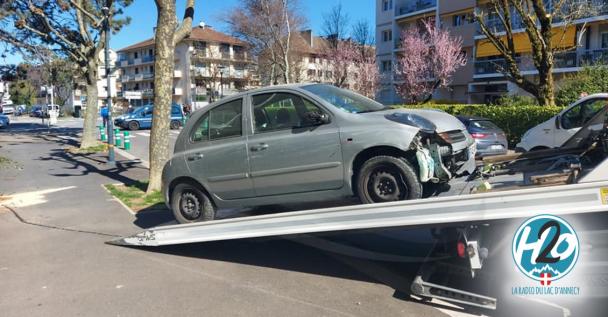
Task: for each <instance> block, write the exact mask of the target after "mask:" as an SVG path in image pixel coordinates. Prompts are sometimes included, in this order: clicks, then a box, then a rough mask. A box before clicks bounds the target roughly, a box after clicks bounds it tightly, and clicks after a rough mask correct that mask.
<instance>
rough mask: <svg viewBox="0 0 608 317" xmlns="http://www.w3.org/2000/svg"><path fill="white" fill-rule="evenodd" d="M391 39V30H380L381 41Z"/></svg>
mask: <svg viewBox="0 0 608 317" xmlns="http://www.w3.org/2000/svg"><path fill="white" fill-rule="evenodd" d="M392 40H393V30H384V31H382V41H383V42H390V41H392Z"/></svg>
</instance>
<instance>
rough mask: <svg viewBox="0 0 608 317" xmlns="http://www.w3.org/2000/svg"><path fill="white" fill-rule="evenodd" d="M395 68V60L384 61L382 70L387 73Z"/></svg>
mask: <svg viewBox="0 0 608 317" xmlns="http://www.w3.org/2000/svg"><path fill="white" fill-rule="evenodd" d="M392 70H393V61H382V66H381V68H380V71H381V72H383V73H387V72H390V71H392Z"/></svg>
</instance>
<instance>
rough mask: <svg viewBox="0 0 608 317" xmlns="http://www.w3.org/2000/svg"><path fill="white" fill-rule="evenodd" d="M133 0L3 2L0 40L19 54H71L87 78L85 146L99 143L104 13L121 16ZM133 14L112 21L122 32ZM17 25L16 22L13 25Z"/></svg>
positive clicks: (0, 3)
mask: <svg viewBox="0 0 608 317" xmlns="http://www.w3.org/2000/svg"><path fill="white" fill-rule="evenodd" d="M131 2H132V0H106V1H101V0H63V1H31V0H13V1H2V2H0V7H1V9H2V14H0V25H2V26H3V28H1V29H0V41H1V42H4V43H5V44H6V45H8V47H9V48H11V49H14V50H16V51H19V52H24V51H25V52H35V51H36V49H37V48H48V49H49V50H51V51H53V52H54V53H55V54H57V55H58V56H62V57H66V58H68V59H69V60H70V61H71V62H73V63H74V64H75V65H77V66H78V67H79V68H80V71H81V73H82V74H83V77H84V80H85V82H86V93H87V96H88V97H87V109H86V112H85V119H84V128H83V133H82V141H81V144H80V146H81V148H86V147H90V146H93V145H95V143H96V142H97V134H96V123H97V96H98V92H97V79H98V66H99V53H100V52H101V51H102V50H103V48H104V45H105V43H104V42H105V37H106V33H105V29H104V27H103V21H104V19H105V17H104V16H103V13H102V8H103V7H104V6H107V7H108V8H110V13H111V14H110V16H112V17H115V16H120V15H121V14H122V9H123V8H124V7H126V6H128V5H129V4H130V3H131ZM129 21H130V20H129V18H125V19H116V18H115V19H113V20H112V21H111V24H112V29H113V31H114V32H118V31H119V30H120V29H121V27H122V26H123V25H125V24H126V23H128V22H129ZM11 25H12V26H11Z"/></svg>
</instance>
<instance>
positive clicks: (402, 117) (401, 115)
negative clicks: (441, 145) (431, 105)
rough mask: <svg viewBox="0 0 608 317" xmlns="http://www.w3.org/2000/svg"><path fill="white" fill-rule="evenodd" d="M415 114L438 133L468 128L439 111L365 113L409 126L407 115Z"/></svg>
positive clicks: (405, 110)
mask: <svg viewBox="0 0 608 317" xmlns="http://www.w3.org/2000/svg"><path fill="white" fill-rule="evenodd" d="M407 114H413V115H417V116H419V117H422V118H424V119H426V120H428V121H430V122H431V123H433V124H434V125H435V127H436V131H437V132H446V131H453V130H460V131H462V130H466V127H465V126H464V124H463V123H462V122H460V120H458V118H456V117H454V116H452V115H450V114H447V113H445V112H443V111H439V110H430V109H429V110H426V109H390V110H384V111H378V112H371V113H365V114H364V115H366V116H376V117H378V118H380V117H383V118H384V119H386V120H391V121H393V122H398V123H402V124H407V120H406V115H407Z"/></svg>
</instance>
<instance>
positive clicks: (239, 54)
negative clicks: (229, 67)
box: [234, 52, 247, 60]
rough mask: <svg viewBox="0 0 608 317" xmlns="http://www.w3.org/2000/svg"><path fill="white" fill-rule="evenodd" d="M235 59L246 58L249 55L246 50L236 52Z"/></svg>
mask: <svg viewBox="0 0 608 317" xmlns="http://www.w3.org/2000/svg"><path fill="white" fill-rule="evenodd" d="M234 59H236V60H246V59H247V55H246V54H245V53H244V52H234Z"/></svg>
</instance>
